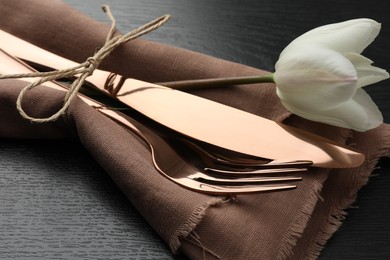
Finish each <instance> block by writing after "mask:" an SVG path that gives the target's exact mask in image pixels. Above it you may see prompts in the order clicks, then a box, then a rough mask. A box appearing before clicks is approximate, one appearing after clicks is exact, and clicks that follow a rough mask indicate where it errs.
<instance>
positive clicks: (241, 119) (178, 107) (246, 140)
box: [0, 30, 364, 168]
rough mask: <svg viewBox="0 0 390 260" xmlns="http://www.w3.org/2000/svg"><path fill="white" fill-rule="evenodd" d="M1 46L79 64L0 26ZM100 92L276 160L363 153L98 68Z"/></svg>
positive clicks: (338, 164) (330, 159) (355, 162)
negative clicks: (111, 89)
mask: <svg viewBox="0 0 390 260" xmlns="http://www.w3.org/2000/svg"><path fill="white" fill-rule="evenodd" d="M0 48H1V49H3V50H5V51H6V52H8V53H10V54H11V55H14V56H16V57H19V58H21V59H23V60H26V61H29V62H33V63H36V64H41V65H43V66H46V67H50V68H54V69H64V68H69V67H72V66H74V65H76V63H74V62H73V61H70V60H67V59H65V58H63V57H60V56H57V55H55V54H53V53H50V52H48V51H46V50H43V49H41V48H39V47H37V46H35V45H32V44H30V43H28V42H26V41H23V40H22V39H19V38H17V37H15V36H13V35H10V34H8V33H6V32H4V31H1V30H0ZM87 80H88V82H90V83H92V84H93V85H94V86H96V87H97V88H98V89H100V90H101V91H103V92H105V93H106V94H107V95H111V94H110V93H109V92H108V91H107V90H106V89H105V88H106V87H107V86H113V87H116V86H118V85H121V88H120V90H119V92H118V93H117V94H116V98H117V99H118V100H120V101H121V102H123V103H124V104H126V105H128V106H130V107H132V108H133V109H135V110H137V111H139V112H140V113H142V114H144V115H145V116H147V117H149V118H151V119H153V120H154V121H156V122H158V123H160V124H162V125H165V126H166V127H168V128H170V129H172V130H175V131H177V132H179V133H182V134H184V135H187V136H189V137H191V138H194V139H197V140H200V141H203V142H206V143H209V144H212V145H215V146H219V147H222V148H225V149H229V150H232V151H236V152H239V153H243V154H249V155H253V156H257V157H262V158H268V159H272V160H274V161H284V162H288V161H296V160H310V161H313V165H314V166H317V167H328V168H346V167H357V166H359V165H361V164H362V163H363V161H364V155H363V154H361V153H360V152H358V151H355V150H353V149H351V148H349V147H346V146H344V145H340V144H336V143H335V142H333V141H331V140H328V139H325V138H323V137H320V136H317V135H314V134H311V133H308V132H305V131H303V130H300V129H296V128H293V127H290V126H287V125H282V124H278V123H276V122H274V121H271V120H268V119H265V118H263V117H259V116H256V115H254V114H251V113H247V112H244V111H241V110H239V109H235V108H232V107H229V106H226V105H223V104H220V103H217V102H213V101H210V100H207V99H204V98H200V97H197V96H194V95H191V94H188V93H185V92H181V91H178V90H174V89H170V88H166V87H163V86H159V85H155V84H152V83H148V82H144V81H140V80H136V79H126V80H124V79H122V78H121V77H120V76H114V77H113V74H112V73H110V72H107V71H102V70H95V72H94V73H93V75H92V76H90V77H89V78H88V79H87Z"/></svg>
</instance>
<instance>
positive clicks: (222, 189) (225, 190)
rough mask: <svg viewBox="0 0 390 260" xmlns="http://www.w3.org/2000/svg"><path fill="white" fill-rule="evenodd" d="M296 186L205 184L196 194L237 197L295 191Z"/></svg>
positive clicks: (200, 185)
mask: <svg viewBox="0 0 390 260" xmlns="http://www.w3.org/2000/svg"><path fill="white" fill-rule="evenodd" d="M295 188H296V185H293V184H291V185H290V184H284V185H264V184H261V185H250V186H223V185H212V184H207V183H199V188H198V189H196V190H197V191H198V192H202V193H207V194H213V195H238V194H254V193H263V192H267V191H280V190H288V189H295Z"/></svg>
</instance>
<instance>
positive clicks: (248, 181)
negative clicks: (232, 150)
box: [98, 107, 308, 195]
mask: <svg viewBox="0 0 390 260" xmlns="http://www.w3.org/2000/svg"><path fill="white" fill-rule="evenodd" d="M98 110H99V111H100V112H102V113H103V114H105V115H106V116H108V117H110V118H112V119H113V120H115V121H116V122H118V123H120V124H122V125H123V126H124V127H125V128H126V129H128V130H129V131H131V132H132V133H135V134H136V135H137V136H139V137H140V138H141V139H142V140H143V141H145V143H147V144H148V146H149V148H150V151H151V155H152V161H153V164H154V166H155V168H156V169H157V170H158V171H159V173H160V174H162V175H163V176H164V177H166V178H168V179H169V180H171V181H173V182H175V183H177V184H178V185H180V186H182V187H184V188H187V189H190V190H194V191H197V192H201V193H207V194H213V195H232V194H248V193H259V192H265V191H276V190H285V189H291V188H295V187H296V185H295V184H281V183H279V182H290V181H299V180H301V179H302V177H299V176H283V177H270V176H264V177H263V176H260V175H262V174H266V173H274V172H275V171H278V172H280V171H282V172H288V171H289V168H280V167H279V166H269V169H261V170H259V171H252V172H250V173H249V172H242V171H234V170H230V171H229V172H225V174H223V173H224V172H223V171H222V170H221V173H222V174H216V171H215V172H213V173H212V174H210V173H208V172H204V171H202V170H199V169H197V168H196V166H194V164H191V163H189V162H188V161H187V160H185V159H183V156H182V155H181V154H179V153H178V152H177V151H175V149H173V148H172V147H171V146H170V144H169V143H167V142H166V141H165V140H164V139H163V138H161V137H160V136H159V135H157V134H156V133H155V132H153V131H152V130H150V129H149V128H147V127H146V126H144V125H143V124H141V123H139V122H137V121H136V120H134V119H132V118H131V117H128V116H126V115H124V114H123V113H121V112H118V111H115V110H112V109H110V108H106V107H100V108H98ZM304 165H305V166H306V167H307V166H308V163H307V162H306V164H304V163H303V162H301V163H300V164H299V168H294V169H291V170H292V171H300V172H305V171H306V170H307V168H305V167H304ZM243 173H244V174H245V173H246V174H247V175H249V174H250V176H251V177H243Z"/></svg>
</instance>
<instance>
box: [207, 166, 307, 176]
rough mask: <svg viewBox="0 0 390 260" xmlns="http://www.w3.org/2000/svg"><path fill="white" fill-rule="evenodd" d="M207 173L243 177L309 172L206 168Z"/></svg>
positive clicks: (283, 169)
mask: <svg viewBox="0 0 390 260" xmlns="http://www.w3.org/2000/svg"><path fill="white" fill-rule="evenodd" d="M204 170H205V171H206V172H210V173H216V174H221V175H229V176H243V175H263V174H274V173H293V172H296V173H297V172H307V170H308V169H307V168H304V167H302V168H267V169H257V170H247V171H244V170H222V169H215V168H204Z"/></svg>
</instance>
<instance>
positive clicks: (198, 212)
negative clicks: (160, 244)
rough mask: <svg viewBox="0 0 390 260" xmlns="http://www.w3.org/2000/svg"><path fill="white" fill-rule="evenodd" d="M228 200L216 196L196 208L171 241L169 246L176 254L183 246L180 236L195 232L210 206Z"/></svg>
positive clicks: (183, 236)
mask: <svg viewBox="0 0 390 260" xmlns="http://www.w3.org/2000/svg"><path fill="white" fill-rule="evenodd" d="M228 201H229V200H227V199H226V198H221V197H215V198H211V199H210V200H208V201H206V203H204V204H202V205H200V206H198V207H197V208H195V210H194V211H193V212H192V213H191V215H190V216H189V218H188V220H187V222H186V223H184V224H183V225H181V226H180V227H179V228H178V229H177V230H176V232H175V233H174V234H173V235H172V237H171V239H170V241H169V247H170V248H171V250H172V252H173V253H174V254H175V253H177V251H178V250H179V248H180V247H181V242H180V238H185V237H188V236H189V235H190V234H191V233H192V232H193V230H194V229H195V228H196V226H197V225H198V224H199V223H200V222H201V221H202V219H203V217H204V216H205V215H206V211H207V209H208V208H210V207H213V206H218V205H221V204H223V203H226V202H228Z"/></svg>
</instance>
